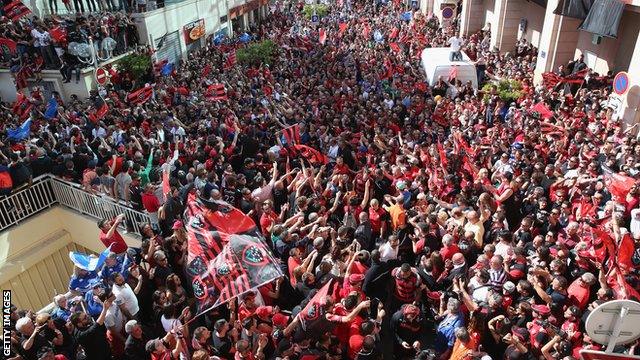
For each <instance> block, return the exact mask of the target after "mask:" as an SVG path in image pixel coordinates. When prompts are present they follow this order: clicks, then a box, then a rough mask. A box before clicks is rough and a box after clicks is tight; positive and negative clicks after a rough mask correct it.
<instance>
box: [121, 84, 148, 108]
mask: <svg viewBox="0 0 640 360" xmlns="http://www.w3.org/2000/svg"><path fill="white" fill-rule="evenodd" d="M151 96H153V89H152V88H151V86H145V87H143V88H140V89H138V90H136V91H134V92H132V93H130V94H129V95H127V101H128V102H129V103H131V104H133V105H142V104H144V103H146V102H147V101H149V99H151Z"/></svg>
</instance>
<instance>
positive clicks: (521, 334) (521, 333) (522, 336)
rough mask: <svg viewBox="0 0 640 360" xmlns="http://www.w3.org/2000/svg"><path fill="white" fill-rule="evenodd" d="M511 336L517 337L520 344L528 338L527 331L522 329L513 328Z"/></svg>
mask: <svg viewBox="0 0 640 360" xmlns="http://www.w3.org/2000/svg"><path fill="white" fill-rule="evenodd" d="M511 334H512V335H513V336H515V337H517V338H518V339H519V340H520V341H521V342H524V341H526V340H527V338H528V337H529V331H528V330H527V329H525V328H522V327H514V328H513V329H512V330H511Z"/></svg>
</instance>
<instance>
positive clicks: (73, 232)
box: [0, 175, 149, 309]
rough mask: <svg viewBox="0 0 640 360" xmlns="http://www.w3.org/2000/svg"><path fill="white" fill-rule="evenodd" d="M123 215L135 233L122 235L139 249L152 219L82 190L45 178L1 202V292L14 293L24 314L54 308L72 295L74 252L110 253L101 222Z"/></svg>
mask: <svg viewBox="0 0 640 360" xmlns="http://www.w3.org/2000/svg"><path fill="white" fill-rule="evenodd" d="M117 214H125V219H126V223H127V224H129V225H130V230H131V232H130V233H125V229H124V228H122V229H120V232H121V233H122V234H123V237H124V238H125V241H126V242H127V243H128V244H129V246H132V247H139V246H140V239H139V237H138V236H136V235H135V234H137V233H138V232H139V224H140V223H143V222H146V221H148V220H149V218H148V216H147V215H146V214H144V213H141V212H138V211H135V210H133V209H131V208H128V207H126V206H124V205H123V204H120V203H119V202H117V201H115V200H113V199H110V198H107V197H102V196H99V195H95V194H91V193H88V192H86V191H84V190H83V189H81V188H80V186H79V185H77V184H72V183H68V182H66V181H63V180H60V179H57V178H55V177H52V176H48V175H45V176H42V177H39V178H36V179H35V180H34V182H33V185H32V186H30V187H28V188H25V189H22V190H20V191H18V192H16V193H15V194H12V195H11V196H9V197H6V198H4V199H2V200H0V288H2V289H5V290H12V295H13V301H14V303H15V304H16V305H17V306H18V307H20V308H24V309H42V308H44V307H46V306H48V305H49V304H50V303H51V300H52V298H53V296H54V295H56V294H58V293H66V292H67V285H68V282H69V277H70V276H71V273H72V272H73V263H72V262H71V260H69V256H68V253H69V251H79V252H85V253H99V252H101V251H102V250H104V246H103V245H102V243H101V242H100V240H99V238H98V234H99V230H98V228H97V226H96V221H97V220H99V219H102V218H105V217H111V216H114V215H117Z"/></svg>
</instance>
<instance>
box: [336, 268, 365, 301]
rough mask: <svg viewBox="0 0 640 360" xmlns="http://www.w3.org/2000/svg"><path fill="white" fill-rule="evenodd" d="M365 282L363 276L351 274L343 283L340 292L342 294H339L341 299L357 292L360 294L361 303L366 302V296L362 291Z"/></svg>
mask: <svg viewBox="0 0 640 360" xmlns="http://www.w3.org/2000/svg"><path fill="white" fill-rule="evenodd" d="M363 282H364V275H363V274H351V275H349V276H346V277H345V278H344V281H343V283H342V289H341V290H340V294H339V296H340V298H341V299H343V298H345V297H347V296H349V294H351V293H352V292H356V293H358V299H359V300H360V301H362V300H364V299H365V298H366V295H365V294H364V292H363V291H362V283H363Z"/></svg>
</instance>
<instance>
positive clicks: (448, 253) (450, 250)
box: [440, 234, 460, 260]
mask: <svg viewBox="0 0 640 360" xmlns="http://www.w3.org/2000/svg"><path fill="white" fill-rule="evenodd" d="M454 240H455V239H454V238H453V236H452V235H451V234H446V235H445V236H444V237H443V238H442V245H443V247H442V249H440V255H441V256H442V259H443V260H450V259H451V258H452V257H453V254H455V253H458V252H460V248H458V245H456V244H455V243H454Z"/></svg>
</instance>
